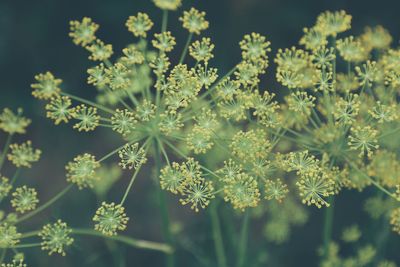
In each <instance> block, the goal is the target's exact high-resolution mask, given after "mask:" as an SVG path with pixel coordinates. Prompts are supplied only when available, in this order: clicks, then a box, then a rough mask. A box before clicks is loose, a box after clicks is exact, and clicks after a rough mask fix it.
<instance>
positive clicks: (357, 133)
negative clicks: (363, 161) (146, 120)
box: [348, 126, 379, 157]
mask: <svg viewBox="0 0 400 267" xmlns="http://www.w3.org/2000/svg"><path fill="white" fill-rule="evenodd" d="M377 136H378V131H377V130H375V129H373V128H372V127H371V126H365V127H361V126H355V127H352V128H351V133H350V136H349V142H348V145H349V146H350V149H351V150H359V152H360V153H359V156H360V157H361V156H363V155H365V154H367V156H368V157H371V156H372V154H373V151H374V150H376V149H378V148H379V145H378V139H377Z"/></svg>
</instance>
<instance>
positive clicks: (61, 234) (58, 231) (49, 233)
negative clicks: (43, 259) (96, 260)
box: [39, 220, 74, 256]
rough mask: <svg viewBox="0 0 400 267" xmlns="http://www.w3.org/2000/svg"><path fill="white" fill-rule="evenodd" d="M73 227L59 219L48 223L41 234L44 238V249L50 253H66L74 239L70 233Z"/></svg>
mask: <svg viewBox="0 0 400 267" xmlns="http://www.w3.org/2000/svg"><path fill="white" fill-rule="evenodd" d="M71 232H72V229H69V228H68V226H67V224H66V223H65V222H62V221H61V220H57V222H55V223H54V224H46V225H45V226H43V228H42V231H40V233H39V236H40V237H41V238H42V242H41V247H42V250H48V251H49V255H51V254H53V253H59V254H61V255H63V256H65V255H66V253H65V248H66V247H68V246H70V245H71V244H72V243H73V241H74V239H73V238H71V237H70V236H69V235H70V234H71Z"/></svg>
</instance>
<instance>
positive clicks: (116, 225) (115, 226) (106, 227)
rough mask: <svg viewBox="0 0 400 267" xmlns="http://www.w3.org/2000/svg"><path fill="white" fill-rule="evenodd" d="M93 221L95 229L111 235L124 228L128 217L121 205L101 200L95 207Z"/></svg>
mask: <svg viewBox="0 0 400 267" xmlns="http://www.w3.org/2000/svg"><path fill="white" fill-rule="evenodd" d="M93 221H94V222H96V224H95V226H94V228H95V229H96V230H97V231H99V232H101V233H102V234H104V235H107V236H113V235H116V234H117V231H123V230H125V229H126V224H127V223H128V221H129V218H128V217H127V216H126V214H125V208H124V207H122V206H121V205H119V204H115V203H109V204H108V203H105V202H103V203H102V204H101V207H100V208H98V209H97V211H96V214H95V215H94V217H93Z"/></svg>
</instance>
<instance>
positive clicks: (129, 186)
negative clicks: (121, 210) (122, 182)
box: [119, 165, 141, 206]
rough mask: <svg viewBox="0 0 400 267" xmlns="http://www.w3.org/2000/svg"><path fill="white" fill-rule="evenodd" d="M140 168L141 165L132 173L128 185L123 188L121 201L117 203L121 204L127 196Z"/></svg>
mask: <svg viewBox="0 0 400 267" xmlns="http://www.w3.org/2000/svg"><path fill="white" fill-rule="evenodd" d="M140 169H141V165H140V166H139V167H138V168H136V170H135V172H134V173H133V175H132V177H131V180H130V181H129V184H128V187H127V188H126V190H125V193H124V196H123V197H122V199H121V202H120V203H119V204H120V205H121V206H122V205H124V202H125V200H126V198H127V197H128V194H129V192H130V191H131V188H132V185H133V183H134V182H135V180H136V177H137V175H138V173H139V171H140Z"/></svg>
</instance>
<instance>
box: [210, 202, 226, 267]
mask: <svg viewBox="0 0 400 267" xmlns="http://www.w3.org/2000/svg"><path fill="white" fill-rule="evenodd" d="M210 217H211V227H212V232H213V238H214V246H215V254H216V256H217V262H218V266H219V267H226V266H227V263H226V256H225V249H224V242H223V240H222V233H221V225H220V221H219V217H218V211H217V204H211V206H210Z"/></svg>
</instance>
